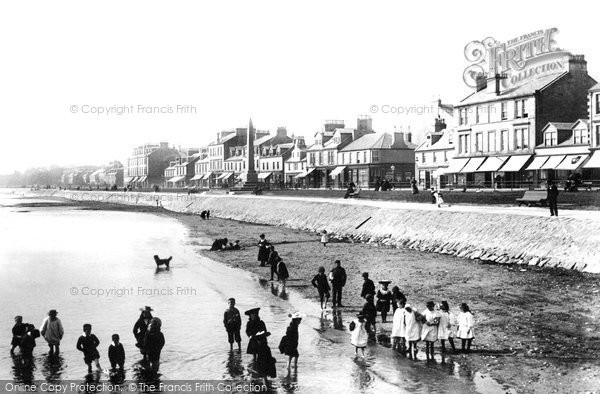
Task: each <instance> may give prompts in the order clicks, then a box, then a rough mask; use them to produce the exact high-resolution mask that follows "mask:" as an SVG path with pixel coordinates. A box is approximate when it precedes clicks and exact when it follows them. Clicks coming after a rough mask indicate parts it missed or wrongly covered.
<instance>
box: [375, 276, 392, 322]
mask: <svg viewBox="0 0 600 394" xmlns="http://www.w3.org/2000/svg"><path fill="white" fill-rule="evenodd" d="M390 283H392V281H391V280H380V281H379V284H380V285H381V288H380V289H379V290H377V310H378V311H380V312H381V322H382V323H387V314H388V312H389V311H390V304H391V302H392V292H391V291H389V290H388V286H389V284H390Z"/></svg>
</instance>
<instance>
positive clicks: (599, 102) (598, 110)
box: [594, 93, 600, 115]
mask: <svg viewBox="0 0 600 394" xmlns="http://www.w3.org/2000/svg"><path fill="white" fill-rule="evenodd" d="M594 96H595V97H596V115H598V114H600V93H596V94H595V95H594Z"/></svg>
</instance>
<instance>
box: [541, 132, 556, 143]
mask: <svg viewBox="0 0 600 394" xmlns="http://www.w3.org/2000/svg"><path fill="white" fill-rule="evenodd" d="M544 145H545V146H554V145H556V131H547V132H546V133H545V134H544Z"/></svg>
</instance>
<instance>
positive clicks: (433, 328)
mask: <svg viewBox="0 0 600 394" xmlns="http://www.w3.org/2000/svg"><path fill="white" fill-rule="evenodd" d="M426 306H427V309H426V310H424V311H423V316H424V317H425V320H426V321H425V324H423V328H422V331H421V340H423V341H425V355H426V356H427V361H429V360H433V345H434V344H435V341H437V340H438V324H439V321H440V318H439V316H438V314H437V312H436V311H435V309H434V308H435V304H434V303H433V301H427V304H426Z"/></svg>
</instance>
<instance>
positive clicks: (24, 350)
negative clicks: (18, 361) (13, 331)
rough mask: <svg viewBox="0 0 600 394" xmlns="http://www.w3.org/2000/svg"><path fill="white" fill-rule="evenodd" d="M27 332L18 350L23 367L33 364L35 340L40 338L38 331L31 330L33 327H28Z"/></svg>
mask: <svg viewBox="0 0 600 394" xmlns="http://www.w3.org/2000/svg"><path fill="white" fill-rule="evenodd" d="M28 329H29V331H27V334H25V335H24V336H23V339H21V343H20V344H19V348H20V349H21V358H22V360H23V363H24V364H25V365H30V364H31V363H32V362H33V348H34V347H35V339H36V338H39V337H40V330H36V329H35V328H33V325H28Z"/></svg>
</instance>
